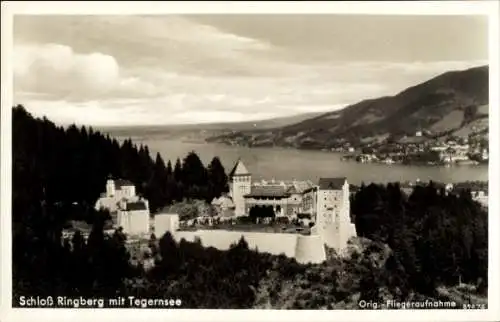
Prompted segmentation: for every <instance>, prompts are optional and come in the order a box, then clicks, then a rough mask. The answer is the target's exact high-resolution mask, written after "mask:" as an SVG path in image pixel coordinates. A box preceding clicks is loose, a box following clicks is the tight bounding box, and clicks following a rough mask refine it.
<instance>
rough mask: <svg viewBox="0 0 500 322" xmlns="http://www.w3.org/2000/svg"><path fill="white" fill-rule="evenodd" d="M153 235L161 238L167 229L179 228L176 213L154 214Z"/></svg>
mask: <svg viewBox="0 0 500 322" xmlns="http://www.w3.org/2000/svg"><path fill="white" fill-rule="evenodd" d="M154 227H155V235H156V237H157V238H161V237H162V236H163V235H165V233H166V232H167V231H176V230H177V229H179V215H177V214H156V215H155V217H154Z"/></svg>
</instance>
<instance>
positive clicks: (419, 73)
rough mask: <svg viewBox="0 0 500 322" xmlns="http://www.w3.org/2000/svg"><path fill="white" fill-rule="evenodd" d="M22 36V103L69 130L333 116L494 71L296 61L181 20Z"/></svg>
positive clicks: (62, 28)
mask: <svg viewBox="0 0 500 322" xmlns="http://www.w3.org/2000/svg"><path fill="white" fill-rule="evenodd" d="M16 19H18V18H16ZM15 30H17V31H16V36H15V39H14V40H15V43H14V94H15V102H14V103H15V104H25V105H26V107H27V108H28V109H29V110H30V111H32V112H34V114H37V115H39V114H40V113H42V112H43V113H44V114H43V115H47V116H48V117H49V118H51V119H54V120H55V121H57V122H62V123H68V122H69V123H71V122H77V123H81V124H83V123H87V124H100V125H110V124H113V125H115V124H116V125H118V124H168V123H196V122H222V121H241V120H255V119H261V118H265V117H274V116H288V115H293V114H297V113H303V112H317V111H321V112H323V111H324V112H326V111H329V110H336V109H338V108H340V107H341V106H345V105H348V104H352V103H356V102H358V101H360V100H363V99H367V98H374V97H379V96H384V95H394V94H396V93H397V92H399V91H401V90H403V89H405V88H406V87H409V86H413V85H415V84H417V83H419V82H423V81H426V80H428V79H429V78H431V77H434V76H436V75H438V74H440V73H443V72H446V71H448V70H452V69H464V68H469V67H472V66H477V65H481V64H483V63H485V62H484V61H431V62H381V61H356V60H353V61H338V60H335V59H334V58H333V57H332V58H331V59H326V58H325V57H323V58H322V59H321V60H318V61H316V60H314V59H308V60H307V59H306V60H304V59H294V52H293V50H294V49H293V48H292V49H290V48H284V47H279V46H277V45H276V44H274V43H270V42H267V41H265V40H262V39H258V38H251V37H248V36H247V35H239V34H236V33H231V32H228V31H223V30H221V29H218V28H216V27H213V26H210V25H206V24H201V23H198V22H194V21H192V20H188V19H186V18H182V17H174V16H168V17H158V16H154V17H153V16H133V17H129V16H113V17H100V16H95V17H50V19H47V18H46V17H45V18H43V17H24V18H22V19H21V20H18V21H17V22H16V21H15ZM304 52H308V53H310V55H311V57H314V54H315V49H308V48H305V49H304V50H302V52H301V54H303V53H304ZM369 56H370V55H369V53H367V57H369Z"/></svg>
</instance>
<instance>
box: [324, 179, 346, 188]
mask: <svg viewBox="0 0 500 322" xmlns="http://www.w3.org/2000/svg"><path fill="white" fill-rule="evenodd" d="M346 180H347V178H345V177H343V178H320V179H319V188H320V189H322V190H340V189H342V186H343V185H344V184H345V182H346Z"/></svg>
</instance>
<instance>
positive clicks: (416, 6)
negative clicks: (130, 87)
mask: <svg viewBox="0 0 500 322" xmlns="http://www.w3.org/2000/svg"><path fill="white" fill-rule="evenodd" d="M174 13H205V14H209V13H261V14H264V13H280V14H305V13H310V14H315V13H321V14H325V13H336V14H391V15H394V14H397V15H470V14H481V15H488V16H489V45H490V48H489V49H490V51H489V57H490V64H489V71H490V100H489V101H490V120H489V122H490V167H489V175H490V182H489V184H490V188H489V190H490V195H491V196H492V197H490V208H489V214H490V216H489V291H488V297H489V303H490V304H489V309H488V310H485V311H463V310H459V311H458V310H457V311H455V310H435V311H432V310H422V311H414V312H413V311H412V312H409V311H390V310H387V311H351V310H344V311H291V310H290V311H261V310H172V311H169V310H148V309H144V310H134V309H113V310H88V309H82V310H75V309H57V310H51V309H12V308H10V307H11V296H12V294H11V284H12V281H11V276H12V269H11V221H10V207H11V166H12V164H11V162H12V161H11V144H12V142H11V129H12V125H11V113H12V110H11V107H12V104H13V102H12V66H11V62H12V56H11V55H12V50H11V49H12V48H11V47H12V40H13V39H12V37H13V35H12V26H13V24H12V22H13V15H14V14H79V15H83V14H92V15H95V14H174ZM498 15H499V2H497V1H495V0H492V1H446V2H439V1H422V2H402V1H401V2H398V1H394V2H376V1H374V2H330V3H328V2H311V1H304V2H290V1H288V2H267V3H265V2H150V1H144V2H139V1H138V2H117V3H114V2H110V1H108V2H97V1H96V2H87V1H82V2H71V1H65V2H62V1H61V2H58V1H45V2H43V1H36V2H34V1H33V2H31V1H24V2H23V1H15V2H14V1H13V2H2V18H1V22H2V37H1V41H2V65H1V71H2V88H1V93H2V109H1V134H2V135H1V176H0V179H1V185H0V188H1V199H0V210H1V216H0V220H1V221H0V223H1V225H0V228H1V234H0V236H1V240H0V242H1V243H0V245H1V254H2V257H1V266H0V268H1V280H0V282H1V283H0V286H1V287H2V292H1V296H0V305H1V311H0V320H2V321H31V320H37V321H45V320H47V321H59V320H61V321H67V320H70V319H74V320H82V321H87V320H90V319H96V318H98V319H99V320H101V319H102V320H110V321H114V320H120V321H137V320H146V319H155V320H169V321H178V320H180V321H199V320H203V321H206V320H215V321H232V320H238V321H278V320H287V321H298V320H314V321H332V320H342V321H344V320H346V321H354V320H356V321H357V320H381V321H422V320H439V321H495V320H497V321H498V320H500V308H499V306H498V305H495V304H494V303H500V299H499V289H500V287H499V286H500V283H499V278H498V272H499V259H500V254H499V252H498V249H499V248H498V246H499V245H500V238H499V237H500V234H499V232H498V228H499V227H500V222H499V218H498V215H499V214H500V208H499V207H500V205H499V202H498V201H499V199H498V198H494V197H493V196H500V187H499V181H498V178H500V173H499V169H498V162H499V160H500V155H499V153H500V152H499V149H498V147H499V146H500V142H499V140H500V133H499V128H498V127H497V126H498V125H499V122H500V117H499V114H500V111H499V106H498V103H499V102H500V97H499V94H498V88H499V81H498V75H499V64H498V58H499V49H498V44H499V43H500V37H499V22H498ZM493 178H497V179H496V180H494V179H493Z"/></svg>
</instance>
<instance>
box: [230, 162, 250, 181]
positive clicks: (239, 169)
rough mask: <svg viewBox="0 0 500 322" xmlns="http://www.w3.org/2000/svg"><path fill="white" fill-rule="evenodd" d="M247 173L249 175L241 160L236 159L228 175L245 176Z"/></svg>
mask: <svg viewBox="0 0 500 322" xmlns="http://www.w3.org/2000/svg"><path fill="white" fill-rule="evenodd" d="M247 175H250V172H248V170H247V168H246V167H245V165H244V164H243V162H241V160H240V159H238V161H236V164H235V165H234V167H233V170H231V172H230V173H229V177H230V178H231V177H234V176H247Z"/></svg>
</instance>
